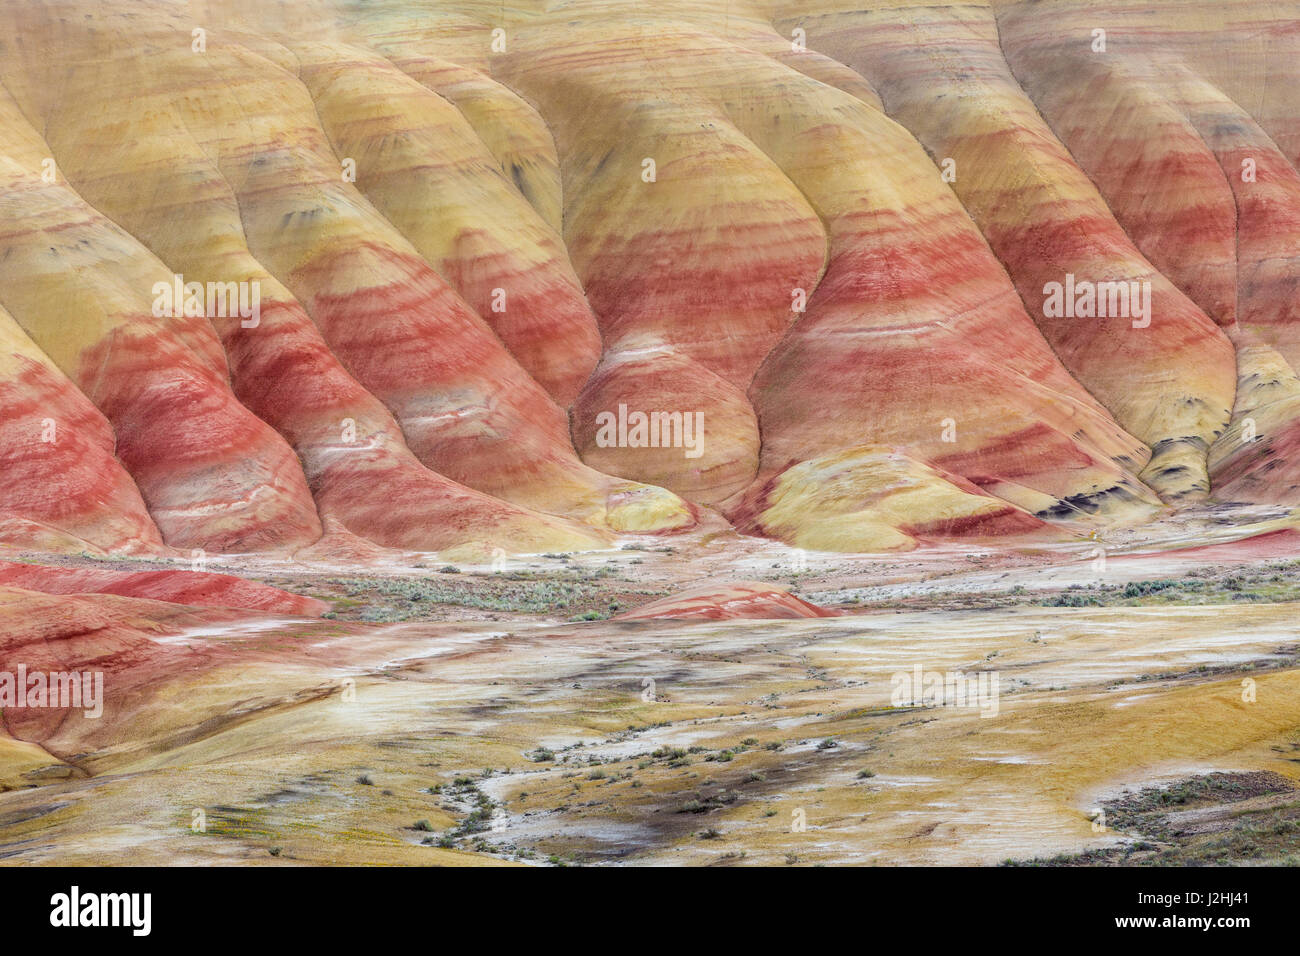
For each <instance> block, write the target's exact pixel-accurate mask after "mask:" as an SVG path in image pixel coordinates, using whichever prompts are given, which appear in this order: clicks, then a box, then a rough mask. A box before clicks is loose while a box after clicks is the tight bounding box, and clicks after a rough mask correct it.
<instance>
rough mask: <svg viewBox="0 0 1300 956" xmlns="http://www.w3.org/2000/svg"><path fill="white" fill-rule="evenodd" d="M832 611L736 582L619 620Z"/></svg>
mask: <svg viewBox="0 0 1300 956" xmlns="http://www.w3.org/2000/svg"><path fill="white" fill-rule="evenodd" d="M839 613H840V612H839V611H831V610H828V609H826V608H824V607H818V606H817V605H816V604H809V603H808V602H807V601H805V600H803V599H802V598H797V597H795V596H794V595H793V594H791V593H790V592H789V591H787V590H786V589H785V588H783V587H781V586H780V585H777V584H764V583H762V582H759V581H738V582H736V583H733V584H718V585H708V586H706V587H701V588H695V589H693V590H690V591H686V592H684V593H682V594H678V595H675V596H673V597H668V598H663V599H662V600H659V601H651V602H650V603H649V604H645V605H642V606H641V607H639V608H637V609H636V610H634V611H628V612H627V613H625V614H620V615H618V617H617V618H615V620H618V621H647V620H655V619H658V618H672V619H676V620H686V621H690V620H699V621H730V620H739V619H744V618H748V619H753V620H778V619H784V618H794V617H838V616H839Z"/></svg>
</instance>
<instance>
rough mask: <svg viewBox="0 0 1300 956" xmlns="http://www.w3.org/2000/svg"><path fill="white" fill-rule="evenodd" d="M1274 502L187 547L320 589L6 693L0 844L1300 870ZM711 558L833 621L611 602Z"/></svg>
mask: <svg viewBox="0 0 1300 956" xmlns="http://www.w3.org/2000/svg"><path fill="white" fill-rule="evenodd" d="M1291 524H1292V519H1290V518H1289V517H1287V516H1286V515H1284V514H1267V513H1257V514H1243V513H1240V512H1235V513H1231V514H1228V513H1225V512H1224V511H1223V510H1222V509H1218V510H1207V511H1204V512H1201V513H1198V514H1193V515H1190V516H1187V515H1185V516H1182V517H1180V518H1179V519H1177V521H1176V522H1168V523H1164V524H1161V525H1158V526H1149V527H1146V528H1143V529H1141V530H1140V531H1139V532H1135V533H1132V534H1130V535H1129V536H1123V535H1117V536H1116V537H1115V538H1114V540H1108V541H1101V542H1090V541H1089V542H1074V543H1070V544H1049V545H1044V546H1043V547H1041V548H1035V549H1030V550H1022V551H1016V552H1003V551H994V550H985V549H982V548H980V547H978V546H974V547H971V548H969V549H962V550H946V551H927V552H914V553H912V554H907V555H887V556H873V557H846V556H842V555H828V554H808V555H801V554H799V553H797V552H792V551H790V550H789V549H786V548H783V547H780V546H777V545H772V544H767V543H763V542H756V541H753V540H751V539H740V538H738V537H735V536H732V535H726V534H724V535H713V536H709V535H707V534H702V535H700V536H697V537H696V538H693V539H690V540H686V541H682V540H676V539H675V540H672V541H669V540H667V539H666V540H665V541H664V543H663V544H662V546H659V545H645V544H642V545H639V546H637V547H636V548H635V549H624V550H619V551H612V552H605V553H599V554H586V555H552V556H547V557H540V556H539V557H536V558H533V559H529V560H512V561H510V562H507V563H506V565H505V566H504V567H502V566H498V567H497V568H496V569H492V568H489V567H485V566H468V565H466V566H460V567H455V566H449V565H446V564H445V563H443V562H440V561H438V560H437V559H436V558H434V557H429V556H426V557H424V558H418V557H415V556H408V557H406V558H403V559H401V560H397V559H393V560H392V561H390V562H389V563H388V564H386V565H372V566H369V567H367V569H366V570H365V571H364V572H358V570H357V569H356V567H355V566H351V567H349V566H344V565H342V564H340V565H337V566H336V565H332V564H331V563H330V562H329V561H327V560H323V561H320V562H316V563H304V562H301V561H299V562H298V563H294V564H288V563H285V564H273V563H268V562H264V561H261V562H259V561H255V560H252V559H249V560H247V561H235V560H231V561H229V562H228V563H222V562H214V564H213V565H212V566H211V567H210V568H209V569H210V570H222V571H228V572H230V571H234V572H236V573H239V574H242V575H245V576H248V577H252V578H256V579H258V580H262V581H266V582H269V583H273V584H276V585H278V586H281V587H284V588H287V589H289V590H293V591H296V592H298V593H301V594H308V595H313V596H317V597H321V598H324V599H325V600H327V601H328V602H329V603H330V604H331V607H332V610H331V611H330V612H329V615H328V616H327V617H325V618H321V619H308V618H284V617H267V616H265V615H264V614H257V613H251V612H240V613H238V614H233V613H232V614H228V615H225V616H224V617H219V618H214V617H211V616H209V617H204V616H203V615H198V614H195V615H190V616H186V615H180V616H175V615H170V616H169V615H165V614H162V613H161V612H159V611H158V610H157V608H159V607H165V606H163V605H157V604H156V603H155V602H138V605H139V606H138V607H137V606H136V605H131V606H130V608H131V613H132V615H134V616H133V617H132V621H133V622H134V623H135V625H136V626H138V627H139V628H140V629H141V630H142V632H143V633H146V634H147V635H148V637H147V638H145V639H142V640H145V641H146V642H147V644H148V646H145V647H142V648H140V647H137V648H136V649H135V650H134V651H132V653H131V654H130V655H127V656H126V658H129V659H126V658H123V657H122V655H120V654H119V656H118V661H117V663H115V664H114V666H115V667H116V668H118V669H117V670H113V671H111V672H110V674H109V677H110V681H109V683H110V685H112V683H113V680H114V679H117V680H119V682H121V681H125V682H128V683H130V685H131V691H130V693H129V694H125V693H124V694H122V695H118V696H117V697H115V696H114V695H113V693H112V692H111V690H110V693H109V696H108V705H107V706H106V709H105V713H104V716H103V717H102V718H101V719H99V720H91V719H89V718H85V717H83V716H81V715H80V714H73V715H68V716H66V717H65V718H63V721H62V723H61V725H60V726H58V727H57V728H54V729H53V730H51V729H50V728H48V727H46V728H45V729H44V730H43V731H42V733H43V734H44V736H43V737H41V739H40V740H39V741H38V740H37V739H36V735H34V734H33V733H31V732H24V731H23V729H22V728H21V727H16V725H15V724H14V723H13V721H12V719H11V717H12V715H10V714H6V727H7V728H8V731H9V733H8V734H7V735H4V736H0V788H3V792H0V859H3V862H4V863H6V864H10V865H14V864H24V865H25V864H54V863H62V864H109V863H130V864H152V863H159V864H213V863H250V864H263V865H291V864H295V863H313V864H320V863H346V864H405V865H475V864H505V863H525V864H534V865H546V864H669V865H674V864H677V865H734V864H740V865H744V864H752V863H759V864H780V865H787V864H790V865H808V864H895V863H907V864H998V863H1002V862H1005V861H1018V862H1040V863H1045V862H1051V863H1056V864H1063V863H1064V864H1081V863H1093V864H1117V863H1140V862H1175V863H1178V862H1246V863H1249V862H1261V863H1263V862H1290V863H1295V862H1297V861H1298V860H1300V790H1297V789H1296V787H1297V786H1298V785H1300V625H1298V624H1297V617H1296V612H1297V609H1298V608H1300V603H1296V602H1297V601H1300V560H1296V559H1295V558H1293V557H1288V552H1292V551H1294V542H1293V541H1292V539H1291V537H1290V535H1292V534H1293V532H1290V531H1288V530H1286V529H1288V528H1290V526H1291ZM1243 534H1244V535H1247V537H1246V538H1244V539H1243ZM1279 542H1280V543H1279ZM26 557H27V558H28V559H30V560H37V559H39V560H41V561H43V562H45V563H57V562H59V561H62V562H63V563H71V564H95V565H96V566H101V565H104V564H106V563H107V564H110V565H111V566H115V567H122V568H130V569H140V568H145V567H153V566H159V567H161V566H164V565H163V564H162V563H154V562H136V561H125V562H103V561H93V560H92V559H89V558H67V559H55V558H52V557H50V556H33V555H28V556H26ZM735 580H745V581H767V582H772V583H773V584H777V585H781V586H783V587H789V588H791V589H792V590H793V591H794V592H795V593H796V594H797V595H799V596H800V597H802V598H804V599H805V600H808V601H811V602H813V603H816V604H819V605H821V606H823V607H828V608H834V609H837V610H840V611H842V612H844V613H843V616H839V617H833V618H810V619H787V620H744V619H741V620H674V619H656V620H642V621H625V620H616V619H614V617H615V616H616V615H617V614H620V613H623V612H625V611H627V610H629V609H632V608H635V607H637V606H640V605H644V604H645V603H647V602H649V601H652V600H658V599H662V598H665V597H672V596H673V595H674V594H675V593H678V592H680V591H682V590H683V589H686V588H689V587H694V586H696V585H698V584H700V583H701V582H728V581H735ZM1142 582H1148V583H1142ZM1149 582H1156V583H1155V584H1151V583H1149ZM124 659H125V660H126V663H122V660H124ZM160 661H161V662H163V663H161V664H160V663H159V662H160ZM132 662H135V663H132ZM85 666H90V665H89V664H86V665H85ZM151 668H160V670H158V671H157V673H159V674H163V675H165V676H162V677H154V676H153V674H154V671H153V670H151ZM917 668H920V670H921V672H922V673H926V674H928V673H941V674H948V673H956V672H961V673H962V674H966V675H971V674H977V673H980V672H985V675H986V678H988V679H991V678H992V677H994V676H996V679H997V682H998V684H997V696H996V698H995V699H992V700H990V699H987V698H986V699H983V700H982V701H980V702H978V703H970V702H967V703H968V705H967V706H936V705H932V704H931V705H926V704H922V705H920V706H911V704H912V703H913V701H912V700H911V699H910V698H908V699H906V700H903V701H902V702H900V701H899V699H898V695H896V694H895V685H896V683H897V682H898V678H897V676H896V675H900V674H907V675H910V674H914V673H916V669H917ZM128 678H129V680H128ZM904 696H906V695H904ZM92 725H93V726H92Z"/></svg>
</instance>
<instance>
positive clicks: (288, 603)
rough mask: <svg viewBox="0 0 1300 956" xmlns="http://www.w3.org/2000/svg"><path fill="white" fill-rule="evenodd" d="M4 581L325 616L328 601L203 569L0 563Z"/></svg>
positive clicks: (58, 590) (55, 590) (32, 587)
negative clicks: (125, 569)
mask: <svg viewBox="0 0 1300 956" xmlns="http://www.w3.org/2000/svg"><path fill="white" fill-rule="evenodd" d="M0 585H8V586H10V587H16V588H25V589H26V590H29V591H44V592H45V593H46V594H116V595H119V596H121V597H135V598H148V599H150V600H154V601H168V602H170V603H172V604H197V605H201V606H205V607H231V608H244V609H247V610H250V611H270V612H272V613H275V614H300V615H303V616H309V617H319V616H320V615H321V614H323V613H325V611H327V610H328V609H329V605H328V604H326V603H325V602H324V601H318V600H316V599H315V598H307V597H302V596H301V595H298V594H290V593H289V592H288V591H281V590H280V589H279V588H274V587H271V586H270V585H269V584H258V583H257V582H256V581H245V580H244V579H243V578H237V577H234V576H232V575H229V574H208V573H206V572H202V571H111V570H108V569H100V568H53V567H47V566H45V565H41V564H11V563H7V562H4V563H0Z"/></svg>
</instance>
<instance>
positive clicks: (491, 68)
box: [0, 0, 1300, 555]
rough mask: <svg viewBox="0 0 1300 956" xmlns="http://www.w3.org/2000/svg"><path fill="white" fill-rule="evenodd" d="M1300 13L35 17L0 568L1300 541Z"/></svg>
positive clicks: (15, 3) (224, 10) (208, 11)
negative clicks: (1236, 524) (1051, 540)
mask: <svg viewBox="0 0 1300 956" xmlns="http://www.w3.org/2000/svg"><path fill="white" fill-rule="evenodd" d="M1297 22H1300V2H1283V3H1277V2H1265V0H1238V2H1235V3H1232V4H1222V3H1218V4H1211V3H1208V2H1202V0H1177V2H1174V0H1169V2H1157V3H1150V4H1145V5H1132V4H1126V3H1122V2H1119V0H1101V2H1092V0H1089V2H1085V0H1038V2H1029V0H992V2H986V0H965V2H950V3H932V4H920V3H913V2H904V0H801V2H799V3H794V2H785V0H741V2H738V3H728V4H719V3H716V2H709V0H665V2H663V3H656V4H653V5H650V6H646V5H644V4H636V3H632V2H623V0H573V2H569V3H565V4H559V5H557V4H551V3H543V2H540V0H527V2H520V3H514V4H511V5H508V6H502V5H499V4H488V3H482V2H479V0H419V2H411V3H404V2H397V0H392V2H376V3H369V4H365V5H357V4H354V3H350V2H346V0H293V2H289V0H272V2H264V3H256V4H249V3H241V2H237V0H211V2H203V0H195V2H191V3H183V2H163V0H102V2H95V3H90V2H89V0H11V2H7V3H5V4H3V5H0V84H2V85H3V89H0V131H2V132H3V134H4V135H3V136H2V137H0V190H2V193H0V195H2V196H3V198H2V199H0V221H2V222H3V224H4V228H3V230H0V396H3V401H2V402H0V486H3V487H4V488H5V489H6V494H5V495H4V496H3V497H0V544H3V545H5V546H8V547H13V548H26V549H34V550H46V551H67V552H78V551H90V552H95V553H99V552H103V553H116V552H135V553H149V552H154V553H175V551H176V550H180V551H181V552H182V553H184V552H188V551H204V552H252V551H266V552H275V553H284V554H287V555H293V554H295V553H299V552H302V551H303V550H304V549H309V548H317V549H318V550H319V549H320V548H321V546H322V543H323V545H324V550H327V551H328V550H329V549H330V548H331V547H335V546H337V547H339V548H343V549H345V550H346V549H347V548H351V547H353V546H354V545H355V546H356V547H359V548H362V549H364V548H367V547H378V548H395V549H402V550H407V551H451V550H453V549H469V550H470V551H472V552H473V553H476V554H491V553H495V552H496V551H497V550H498V549H499V550H500V551H504V552H541V551H572V550H583V549H594V548H601V547H608V546H610V545H611V544H612V543H613V542H614V541H615V540H616V539H617V538H619V537H621V536H625V535H635V534H658V535H665V534H674V533H681V532H687V531H690V530H692V529H695V528H697V527H700V526H701V524H702V523H703V525H704V526H705V527H709V526H712V525H714V524H718V525H720V524H721V523H722V522H723V521H724V520H725V521H726V522H729V523H730V524H731V525H732V527H734V528H735V529H736V530H737V531H739V532H741V533H744V534H753V535H763V536H768V537H773V538H777V539H780V540H782V541H785V542H787V543H789V544H793V545H796V546H799V547H807V548H815V549H824V550H839V551H866V550H892V549H908V548H914V547H917V546H918V545H921V544H927V543H931V542H938V541H943V540H951V539H967V538H981V539H997V540H1001V541H1018V540H1023V539H1025V538H1026V537H1027V536H1028V537H1031V538H1039V539H1041V538H1046V537H1054V536H1060V535H1063V534H1081V533H1088V532H1091V531H1096V530H1098V529H1101V528H1105V527H1107V526H1113V525H1117V524H1124V525H1128V524H1134V523H1140V522H1143V521H1147V520H1150V519H1152V518H1154V517H1156V516H1158V515H1162V514H1166V513H1168V512H1169V511H1170V510H1171V509H1179V508H1184V507H1188V506H1194V505H1197V504H1200V503H1203V502H1206V501H1207V500H1208V501H1211V502H1213V501H1231V502H1248V503H1263V504H1270V505H1284V506H1294V505H1296V504H1300V453H1298V452H1297V449H1298V448H1300V377H1297V374H1296V371H1297V369H1296V363H1297V362H1300V332H1297V329H1300V324H1298V323H1300V312H1297V310H1300V297H1298V296H1297V292H1300V174H1297V172H1296V169H1297V167H1300V99H1298V98H1300V92H1297V90H1300V87H1298V86H1297V85H1296V84H1295V83H1294V82H1289V80H1294V79H1295V78H1296V73H1297V71H1298V70H1300V66H1297V64H1300V30H1297V29H1296V27H1295V24H1296V23H1297Z"/></svg>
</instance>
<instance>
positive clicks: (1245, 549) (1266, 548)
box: [1134, 528, 1300, 561]
mask: <svg viewBox="0 0 1300 956" xmlns="http://www.w3.org/2000/svg"><path fill="white" fill-rule="evenodd" d="M1297 556H1300V532H1297V531H1296V530H1295V529H1294V528H1279V529H1278V530H1277V531H1266V532H1264V533H1263V534H1256V535H1251V536H1250V537H1249V538H1238V539H1237V540H1236V541H1225V542H1223V543H1221V544H1198V545H1196V546H1194V547H1191V548H1179V549H1177V550H1175V551H1153V552H1147V553H1144V554H1137V555H1134V557H1137V558H1155V557H1179V558H1191V557H1196V558H1206V559H1207V560H1208V559H1211V558H1216V559H1219V560H1225V561H1231V560H1245V559H1247V558H1294V557H1297Z"/></svg>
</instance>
